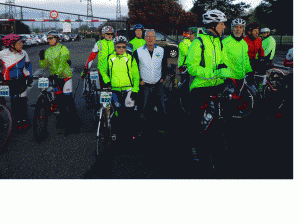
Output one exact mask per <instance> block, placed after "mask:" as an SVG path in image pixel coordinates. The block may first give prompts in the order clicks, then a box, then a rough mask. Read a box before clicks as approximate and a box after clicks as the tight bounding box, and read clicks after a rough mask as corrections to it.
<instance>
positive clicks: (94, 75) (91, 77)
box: [90, 71, 99, 80]
mask: <svg viewBox="0 0 300 224" xmlns="http://www.w3.org/2000/svg"><path fill="white" fill-rule="evenodd" d="M90 79H91V80H98V79H99V76H98V71H94V72H91V73H90Z"/></svg>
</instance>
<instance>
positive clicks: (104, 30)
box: [102, 26, 114, 33]
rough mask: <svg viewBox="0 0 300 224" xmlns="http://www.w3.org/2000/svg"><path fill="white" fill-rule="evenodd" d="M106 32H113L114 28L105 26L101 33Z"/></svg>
mask: <svg viewBox="0 0 300 224" xmlns="http://www.w3.org/2000/svg"><path fill="white" fill-rule="evenodd" d="M107 32H114V28H112V27H111V26H105V27H103V28H102V33H107Z"/></svg>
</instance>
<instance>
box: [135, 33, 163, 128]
mask: <svg viewBox="0 0 300 224" xmlns="http://www.w3.org/2000/svg"><path fill="white" fill-rule="evenodd" d="M145 40H146V44H145V45H144V46H142V47H140V48H138V49H137V50H136V51H135V52H134V54H133V57H134V58H135V59H136V61H137V64H138V66H139V72H140V92H141V93H140V94H141V95H140V101H139V102H140V103H139V105H138V108H139V110H141V111H140V112H141V118H142V119H143V120H144V121H146V120H148V121H149V119H150V116H151V112H152V111H153V108H154V106H157V108H158V112H159V114H160V119H159V124H160V127H159V129H160V131H162V130H163V129H164V124H165V121H166V119H165V117H166V108H165V94H164V91H163V81H164V79H165V77H166V71H167V55H166V53H165V51H164V49H163V48H162V47H159V46H157V45H156V44H155V41H156V37H155V31H154V30H152V29H151V30H147V31H146V33H145ZM143 128H144V127H143ZM141 131H142V130H141Z"/></svg>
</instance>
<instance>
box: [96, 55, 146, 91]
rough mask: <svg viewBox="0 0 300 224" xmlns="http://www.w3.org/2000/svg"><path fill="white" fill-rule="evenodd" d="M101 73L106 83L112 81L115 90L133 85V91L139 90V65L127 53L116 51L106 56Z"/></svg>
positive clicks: (125, 88)
mask: <svg viewBox="0 0 300 224" xmlns="http://www.w3.org/2000/svg"><path fill="white" fill-rule="evenodd" d="M100 74H101V76H102V78H103V81H104V83H105V84H107V83H108V82H111V87H112V89H113V90H117V91H121V90H127V89H130V88H132V87H133V88H132V92H136V93H137V92H138V91H139V84H140V74H139V69H138V65H137V63H136V60H135V59H134V58H133V57H132V56H131V55H129V54H127V53H124V54H123V55H116V52H114V53H113V54H111V55H109V56H108V57H106V58H105V59H104V60H103V61H102V63H101V69H100ZM129 77H130V78H129ZM131 84H132V85H131Z"/></svg>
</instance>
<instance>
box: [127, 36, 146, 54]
mask: <svg viewBox="0 0 300 224" xmlns="http://www.w3.org/2000/svg"><path fill="white" fill-rule="evenodd" d="M129 43H130V44H132V46H133V51H132V53H133V52H134V51H135V50H136V49H138V48H140V47H142V46H144V45H145V44H146V41H145V40H144V39H142V38H141V39H138V38H137V37H135V38H134V39H132V40H131V41H130V42H129Z"/></svg>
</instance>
